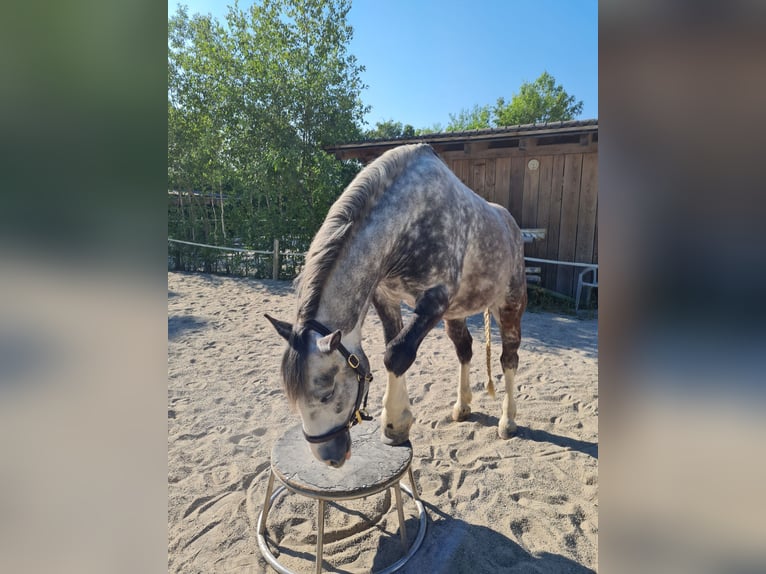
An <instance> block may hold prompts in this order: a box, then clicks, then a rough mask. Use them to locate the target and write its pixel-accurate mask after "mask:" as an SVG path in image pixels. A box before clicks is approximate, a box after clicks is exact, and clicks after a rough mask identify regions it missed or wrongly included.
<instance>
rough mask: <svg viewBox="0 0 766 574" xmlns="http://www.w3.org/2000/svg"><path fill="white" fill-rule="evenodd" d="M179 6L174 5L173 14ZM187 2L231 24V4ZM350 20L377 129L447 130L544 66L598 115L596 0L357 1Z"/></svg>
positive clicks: (245, 0)
mask: <svg viewBox="0 0 766 574" xmlns="http://www.w3.org/2000/svg"><path fill="white" fill-rule="evenodd" d="M178 3H179V2H178V1H177V0H168V10H169V12H171V13H172V12H175V10H176V6H177V5H178ZM183 3H184V4H186V5H187V6H188V7H189V12H190V13H192V14H193V13H195V12H200V13H203V14H206V13H210V14H212V15H213V16H215V17H217V18H219V19H220V20H223V19H224V16H225V14H226V11H227V10H226V6H227V5H228V4H229V3H230V2H229V1H227V0H185V1H184V2H183ZM250 3H251V2H249V0H240V6H241V7H245V6H248V5H249V4H250ZM348 19H349V23H350V24H351V25H352V26H353V27H354V39H353V41H352V43H351V46H350V49H349V51H350V52H351V53H352V54H354V55H355V56H356V57H357V59H358V61H359V63H360V64H362V65H363V66H365V68H366V71H365V72H364V73H363V75H362V77H363V80H364V83H365V84H367V85H368V86H369V87H368V88H367V89H366V90H364V91H363V92H362V101H363V102H364V103H365V104H366V105H369V106H372V110H371V111H370V113H369V114H368V115H367V121H368V122H369V127H373V126H374V124H375V122H378V121H383V120H388V119H393V120H395V121H399V122H402V123H403V124H411V125H412V126H414V127H415V128H423V127H431V126H433V125H434V124H436V123H440V124H441V125H442V127H444V126H446V125H447V123H448V122H449V114H450V113H453V114H456V113H458V112H459V111H460V110H461V109H462V108H471V107H473V106H474V104H480V105H484V104H494V103H495V101H496V100H497V98H498V97H500V96H503V97H505V99H506V101H508V100H510V98H511V96H512V95H513V94H514V92H517V91H518V88H519V86H520V85H521V83H522V82H524V81H530V82H531V81H533V80H535V79H536V78H537V77H538V76H539V75H540V74H541V73H542V72H543V71H544V70H547V71H548V72H549V73H550V74H552V75H553V76H554V77H555V78H556V81H557V82H558V83H559V84H562V85H563V86H564V89H565V90H566V91H567V92H568V93H569V94H571V95H574V96H575V97H576V98H577V99H578V100H582V101H583V103H584V108H583V112H582V114H581V115H580V116H579V119H590V118H597V117H598V2H597V0H527V1H522V0H353V4H352V8H351V11H350V12H349V16H348Z"/></svg>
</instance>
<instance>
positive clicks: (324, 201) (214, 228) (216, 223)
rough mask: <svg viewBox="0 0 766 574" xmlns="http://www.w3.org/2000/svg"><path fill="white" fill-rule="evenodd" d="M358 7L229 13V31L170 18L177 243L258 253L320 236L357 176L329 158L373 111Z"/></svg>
mask: <svg viewBox="0 0 766 574" xmlns="http://www.w3.org/2000/svg"><path fill="white" fill-rule="evenodd" d="M349 9H350V0H263V1H262V2H258V3H254V4H253V5H252V6H251V7H249V8H247V9H240V8H239V6H238V5H237V4H235V5H234V6H233V7H230V8H229V12H228V14H227V16H226V24H227V25H226V26H224V25H222V24H221V23H220V22H218V21H217V20H216V19H215V18H213V17H211V16H209V15H208V16H206V15H199V14H196V15H193V16H190V15H189V14H188V10H187V9H186V8H185V7H179V9H178V11H177V12H176V13H175V14H174V15H173V16H172V17H170V18H169V20H168V189H169V190H173V191H178V192H180V194H179V195H177V198H176V199H175V202H174V201H171V202H170V204H169V205H170V208H169V209H170V211H169V217H168V231H169V233H170V234H171V236H174V237H177V238H189V239H194V240H196V241H202V242H207V243H213V244H219V245H223V244H231V243H232V242H233V241H234V239H235V238H236V239H238V241H239V242H241V243H242V244H244V245H248V246H253V247H256V246H259V245H262V244H263V242H264V240H265V241H270V240H271V238H274V237H282V236H285V235H301V236H304V237H308V238H310V237H311V236H312V235H313V234H314V233H315V231H316V230H317V228H318V227H319V225H320V224H321V222H322V220H323V219H324V216H325V214H326V212H327V209H328V208H329V206H330V204H331V203H332V201H334V199H335V198H336V197H337V195H338V194H339V193H340V192H341V191H342V190H343V188H344V187H345V186H346V184H347V183H348V182H349V181H350V179H351V178H352V177H353V175H354V174H355V173H356V171H357V170H358V167H357V166H356V165H352V164H343V163H341V162H338V161H337V160H335V159H334V158H333V157H331V156H329V155H328V154H326V153H325V152H324V151H322V147H323V146H326V145H329V144H333V143H337V142H341V141H348V140H350V139H354V137H355V136H357V135H358V133H359V130H358V128H357V125H358V124H359V123H360V122H361V120H362V117H363V115H364V113H365V112H366V109H365V107H364V106H363V105H362V103H361V99H360V94H361V91H362V89H363V87H364V86H363V84H362V81H361V72H362V71H363V70H364V68H363V67H362V66H360V65H359V64H358V63H357V61H356V59H355V57H354V56H353V55H351V54H349V53H348V44H349V42H350V41H351V38H352V35H353V30H352V28H351V27H350V26H349V25H348V24H347V21H346V16H347V14H348V11H349ZM171 199H173V198H172V196H171ZM174 203H175V204H174ZM203 240H204V241H203Z"/></svg>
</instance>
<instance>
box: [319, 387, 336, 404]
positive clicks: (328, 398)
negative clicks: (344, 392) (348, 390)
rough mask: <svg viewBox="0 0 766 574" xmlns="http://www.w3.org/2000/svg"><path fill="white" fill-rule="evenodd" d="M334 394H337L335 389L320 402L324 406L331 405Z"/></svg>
mask: <svg viewBox="0 0 766 574" xmlns="http://www.w3.org/2000/svg"><path fill="white" fill-rule="evenodd" d="M334 394H335V389H333V390H332V392H329V393H327V394H326V395H325V396H323V397H322V398H321V399H319V402H320V403H322V404H327V403H329V402H330V399H332V397H333V395H334Z"/></svg>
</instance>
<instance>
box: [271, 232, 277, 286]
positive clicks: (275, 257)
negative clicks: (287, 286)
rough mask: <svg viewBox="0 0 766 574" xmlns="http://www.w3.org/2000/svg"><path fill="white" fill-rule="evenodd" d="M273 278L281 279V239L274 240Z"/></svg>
mask: <svg viewBox="0 0 766 574" xmlns="http://www.w3.org/2000/svg"><path fill="white" fill-rule="evenodd" d="M272 276H273V278H274V280H277V279H279V239H275V240H274V269H273V273H272Z"/></svg>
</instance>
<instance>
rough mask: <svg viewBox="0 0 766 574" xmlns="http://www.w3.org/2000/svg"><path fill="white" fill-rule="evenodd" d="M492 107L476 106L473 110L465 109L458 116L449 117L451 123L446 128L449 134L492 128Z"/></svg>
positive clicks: (451, 115)
mask: <svg viewBox="0 0 766 574" xmlns="http://www.w3.org/2000/svg"><path fill="white" fill-rule="evenodd" d="M490 112H491V110H490V107H489V106H480V105H478V104H476V105H475V106H474V107H473V108H471V109H467V108H463V109H462V110H460V112H458V113H457V114H450V115H449V123H448V124H447V127H446V128H445V131H448V132H464V131H466V130H481V129H485V128H489V127H491V126H490Z"/></svg>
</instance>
